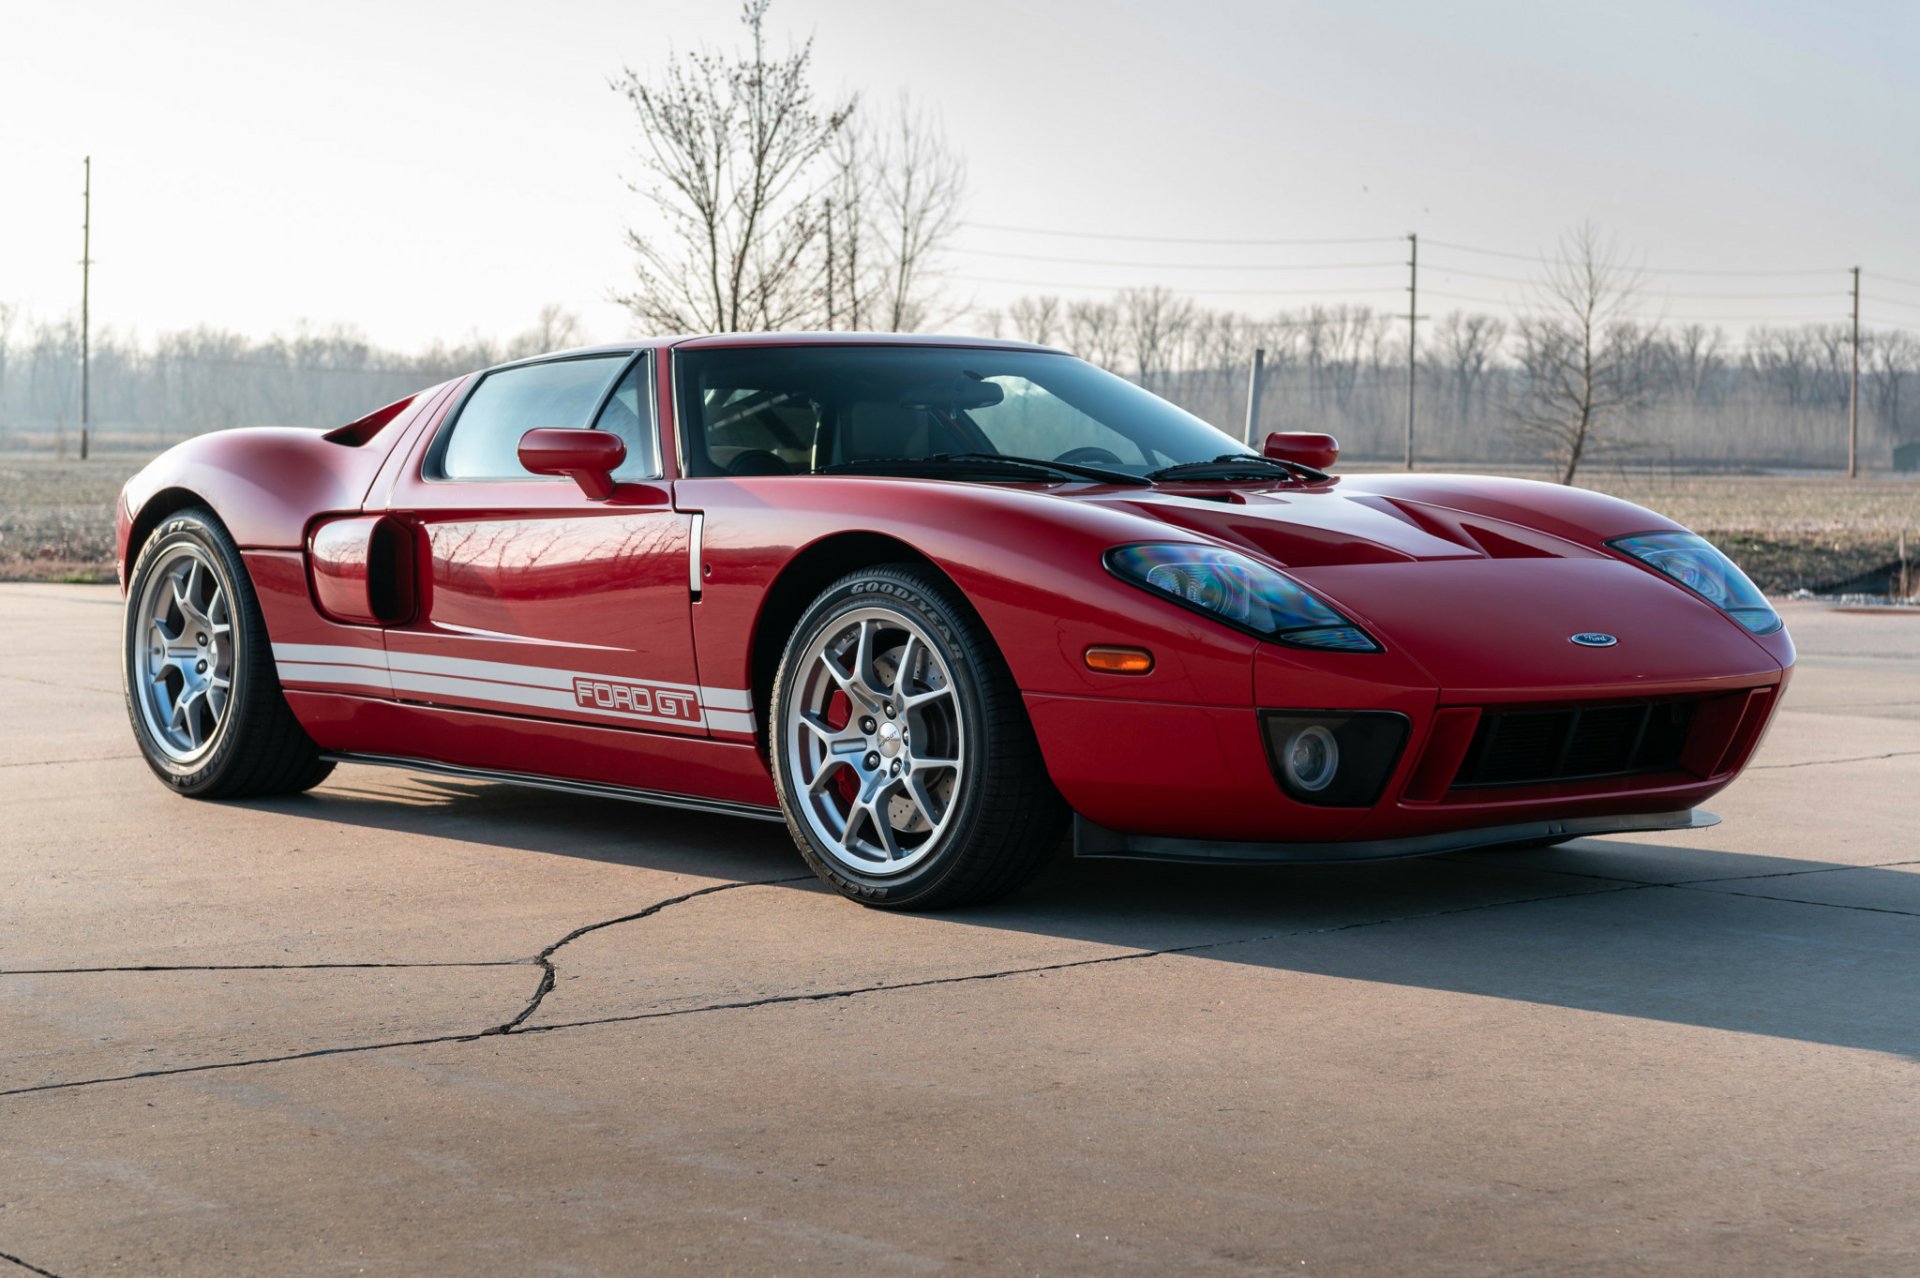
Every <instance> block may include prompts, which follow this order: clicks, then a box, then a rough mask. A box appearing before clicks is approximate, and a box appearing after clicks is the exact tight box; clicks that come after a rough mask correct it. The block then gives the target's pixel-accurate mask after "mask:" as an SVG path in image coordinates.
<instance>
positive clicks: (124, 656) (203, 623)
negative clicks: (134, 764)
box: [120, 509, 333, 799]
mask: <svg viewBox="0 0 1920 1278" xmlns="http://www.w3.org/2000/svg"><path fill="white" fill-rule="evenodd" d="M123 626H124V629H123V635H122V644H121V659H120V673H121V678H122V681H123V683H124V685H125V689H126V697H127V717H128V719H129V720H131V721H132V724H133V736H134V740H135V741H137V742H139V744H140V752H141V753H142V754H143V755H145V756H146V760H147V766H148V767H150V768H152V769H153V772H154V775H155V776H157V777H159V778H160V779H161V780H162V781H164V782H166V783H167V785H168V787H169V788H171V789H173V790H174V791H176V792H178V793H180V794H184V795H189V796H191V797H193V798H196V799H239V798H250V797H257V796H262V795H272V794H295V793H298V792H299V791H302V790H308V789H311V788H312V787H314V786H316V785H318V784H320V782H321V781H323V780H325V779H326V776H327V774H328V773H330V772H332V771H333V764H331V763H329V762H327V761H325V760H323V759H321V757H320V751H319V748H318V747H317V746H315V745H314V743H313V739H312V738H311V737H309V736H308V735H307V734H306V731H305V730H304V729H302V728H301V726H300V724H299V722H298V720H296V719H295V718H294V717H293V711H292V710H290V709H288V708H287V699H286V697H285V696H284V695H283V694H282V693H281V691H280V679H279V676H278V675H277V674H276V673H275V670H274V665H273V648H272V646H271V645H270V644H269V643H268V641H267V627H266V622H265V621H264V620H263V619H262V617H261V615H260V601H259V599H258V598H257V597H256V596H255V594H254V590H253V582H252V580H251V579H250V578H249V577H248V576H247V571H246V566H245V565H244V564H243V563H242V562H241V559H240V551H239V548H238V547H236V546H235V545H234V543H233V538H232V537H231V536H229V535H228V533H227V530H226V529H225V528H224V527H222V526H221V524H220V521H219V520H218V519H216V518H214V517H213V516H212V515H211V514H209V513H208V512H206V511H204V510H193V509H189V510H182V511H180V512H178V513H176V514H173V515H170V516H168V517H167V519H166V521H165V522H164V523H162V524H161V525H160V526H159V527H158V528H157V529H155V530H154V533H153V535H152V536H151V537H149V538H148V539H147V542H146V544H145V545H144V546H142V547H141V548H140V555H139V558H138V559H137V560H135V562H134V567H133V572H132V573H131V574H130V575H129V577H128V586H127V607H126V616H125V619H124V622H123Z"/></svg>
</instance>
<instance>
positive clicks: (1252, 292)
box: [954, 262, 1406, 297]
mask: <svg viewBox="0 0 1920 1278" xmlns="http://www.w3.org/2000/svg"><path fill="white" fill-rule="evenodd" d="M1394 265H1395V266H1399V265H1402V263H1399V262H1395V263H1394ZM954 278H955V279H957V280H958V281H959V282H960V283H963V284H1010V285H1012V286H1014V287H1015V288H1062V289H1082V290H1086V289H1092V290H1094V291H1096V292H1101V293H1117V292H1119V291H1121V290H1123V289H1128V288H1133V287H1135V285H1132V284H1088V283H1085V282H1081V283H1067V282H1065V281H1062V280H1009V279H1000V278H996V277H994V276H990V275H960V276H955V277H954ZM1179 291H1180V292H1182V293H1200V294H1233V295H1239V296H1250V297H1334V296H1339V297H1345V296H1348V295H1351V294H1354V293H1402V292H1405V291H1406V290H1405V288H1404V286H1403V287H1400V288H1385V287H1382V288H1336V287H1327V288H1183V289H1181V290H1179Z"/></svg>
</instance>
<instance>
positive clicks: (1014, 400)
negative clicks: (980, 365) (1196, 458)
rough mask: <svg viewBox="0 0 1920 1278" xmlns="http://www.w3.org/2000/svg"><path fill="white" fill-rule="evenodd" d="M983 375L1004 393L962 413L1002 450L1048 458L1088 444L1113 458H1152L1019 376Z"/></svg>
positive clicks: (1125, 460) (1133, 461) (1134, 460)
mask: <svg viewBox="0 0 1920 1278" xmlns="http://www.w3.org/2000/svg"><path fill="white" fill-rule="evenodd" d="M987 380H988V381H989V382H991V383H993V384H994V385H997V386H999V387H1000V388H1001V389H1002V390H1003V391H1005V392H1006V398H1004V399H1002V400H1001V401H1000V402H999V403H998V404H994V405H991V406H989V407H986V408H970V409H968V410H967V415H968V416H969V417H971V418H972V419H973V420H974V423H975V424H976V425H978V426H979V427H980V430H981V432H982V433H984V434H985V435H986V437H987V438H988V439H990V440H992V441H993V446H994V447H995V448H997V449H999V450H1000V451H1001V452H1003V453H1009V454H1012V455H1013V456H1015V457H1043V458H1048V459H1051V458H1054V457H1058V456H1060V455H1061V454H1063V453H1068V452H1073V451H1075V450H1083V451H1084V450H1086V449H1089V448H1094V449H1100V450H1102V451H1104V452H1106V453H1108V454H1110V455H1111V456H1112V458H1113V461H1114V462H1123V463H1129V464H1135V465H1137V464H1139V463H1141V462H1148V463H1151V461H1152V459H1151V458H1149V457H1147V456H1145V455H1144V453H1143V452H1142V451H1141V448H1140V446H1139V445H1138V444H1136V443H1134V442H1133V441H1132V440H1130V439H1128V438H1127V437H1126V436H1125V435H1122V434H1121V433H1120V432H1119V431H1117V430H1115V429H1113V428H1112V427H1111V426H1108V425H1106V424H1104V423H1102V422H1098V421H1095V420H1094V419H1093V418H1091V417H1089V416H1087V415H1086V414H1085V413H1083V412H1081V411H1080V410H1079V409H1077V408H1075V407H1074V406H1073V405H1072V404H1069V403H1067V401H1066V400H1064V399H1061V398H1060V397H1059V396H1057V395H1055V394H1053V393H1052V392H1051V391H1047V390H1043V389H1042V388H1041V387H1039V386H1036V385H1034V384H1033V383H1032V382H1030V381H1028V380H1027V379H1026V378H1024V377H1015V376H1011V375H1003V376H998V377H989V378H988V379H987ZM1100 460H1105V459H1104V458H1102V459H1100ZM1109 464H1111V463H1109Z"/></svg>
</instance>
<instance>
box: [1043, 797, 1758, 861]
mask: <svg viewBox="0 0 1920 1278" xmlns="http://www.w3.org/2000/svg"><path fill="white" fill-rule="evenodd" d="M1719 824H1720V818H1719V817H1717V816H1715V815H1713V813H1711V812H1707V811H1703V810H1702V809H1700V808H1685V809H1682V810H1680V811H1678V812H1640V813H1630V814H1626V815H1617V816H1593V817H1566V818H1562V819H1559V820H1552V821H1523V822H1520V823H1519V824H1517V825H1497V826H1482V827H1481V828H1479V829H1475V830H1449V831H1447V832H1446V833H1444V834H1418V835H1413V836H1410V837H1408V838H1404V839H1375V840H1372V841H1370V842H1355V843H1237V842H1227V841H1222V840H1214V839H1170V838H1160V837H1157V836H1154V835H1145V834H1122V833H1121V832H1120V831H1118V830H1109V829H1107V828H1106V827H1105V826H1100V825H1095V824H1094V823H1093V822H1091V821H1088V820H1087V819H1086V818H1084V817H1081V816H1075V817H1074V819H1073V854H1074V855H1075V856H1076V857H1090V858H1092V857H1100V858H1114V859H1121V860H1133V861H1189V862H1199V863H1203V864H1213V865H1310V864H1324V863H1327V862H1332V861H1389V860H1393V859H1395V858H1399V857H1410V856H1434V855H1437V854H1439V853H1441V852H1464V851H1466V850H1468V849H1470V848H1495V847H1503V846H1509V845H1512V844H1516V843H1538V842H1542V841H1545V840H1556V841H1557V840H1561V839H1578V838H1584V837H1586V836H1588V835H1596V834H1634V833H1640V832H1644V831H1649V830H1704V829H1706V828H1707V827H1708V826H1714V825H1719Z"/></svg>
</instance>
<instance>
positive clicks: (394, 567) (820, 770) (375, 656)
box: [117, 334, 1794, 909]
mask: <svg viewBox="0 0 1920 1278" xmlns="http://www.w3.org/2000/svg"><path fill="white" fill-rule="evenodd" d="M1338 451H1339V450H1338V445H1337V444H1336V442H1335V441H1334V440H1333V439H1332V438H1331V437H1329V436H1326V435H1317V434H1306V433H1278V434H1275V435H1272V436H1269V437H1268V438H1266V439H1265V440H1262V441H1260V446H1259V447H1258V449H1257V450H1256V448H1255V447H1253V446H1250V445H1249V444H1246V443H1243V442H1242V441H1240V440H1238V439H1235V438H1233V437H1232V436H1230V435H1227V434H1224V433H1222V432H1221V431H1219V430H1216V429H1215V428H1214V427H1212V426H1210V425H1208V424H1206V423H1205V422H1203V421H1201V420H1199V419H1198V418H1196V417H1194V416H1192V415H1190V414H1188V413H1186V412H1184V411H1182V410H1181V409H1179V408H1177V407H1175V406H1174V405H1172V404H1170V403H1168V402H1166V401H1164V400H1162V399H1160V398H1158V397H1156V396H1154V395H1152V394H1150V393H1148V392H1147V391H1145V390H1143V389H1141V388H1139V387H1138V386H1135V385H1133V384H1132V383H1130V382H1127V381H1125V380H1123V379H1121V378H1119V377H1116V376H1113V375H1111V374H1109V373H1106V372H1104V371H1102V370H1100V369H1098V368H1096V367H1094V366H1092V365H1090V364H1088V363H1085V362H1083V361H1081V360H1079V359H1077V358H1075V357H1073V356H1071V355H1068V354H1065V353H1062V352H1059V351H1054V350H1049V349H1046V348H1043V347H1037V346H1029V345H1025V344H1020V343H1010V342H999V341H984V340H972V339H954V338H922V337H902V336H856V335H847V334H825V335H820V334H814V335H766V334H757V335H730V336H710V337H695V338H687V339H662V340H657V341H636V342H632V343H625V344H620V345H615V346H606V347H597V348H593V349H586V350H575V351H567V352H564V353H560V354H555V355H548V356H541V357H539V358H535V359H528V360H522V361H519V362H516V363H511V364H506V365H502V366H500V367H497V368H492V369H487V370H485V371H482V372H477V373H474V374H472V375H469V376H465V377H459V378H456V379H454V380H452V381H449V382H446V383H444V384H443V385H440V386H436V387H433V388H431V389H428V390H424V391H421V392H420V393H419V394H416V395H412V396H409V397H408V398H406V399H403V400H401V401H399V402H397V403H393V404H389V405H387V406H386V407H384V408H381V409H379V410H378V411H376V412H372V413H369V414H368V415H366V416H365V417H362V418H360V419H359V420H357V421H353V422H349V423H347V424H346V425H343V426H340V427H338V428H336V429H333V430H328V431H325V432H324V433H323V432H320V431H311V430H300V429H291V428H287V429H269V428H261V429H242V430H228V431H221V432H217V433H211V434H205V435H201V436H198V437H196V438H193V439H190V440H188V441H187V442H185V443H182V444H180V445H179V446H177V447H175V448H173V449H172V450H171V451H169V452H167V453H165V454H164V455H162V456H161V457H159V458H158V459H157V460H155V461H154V462H153V463H152V464H150V465H149V466H148V467H147V468H146V469H144V470H143V471H141V472H140V473H139V474H138V475H136V476H135V477H134V478H133V479H132V480H131V481H129V482H128V484H127V486H126V489H125V491H124V493H123V494H122V496H121V499H120V503H119V508H118V521H117V522H118V551H119V561H120V578H121V582H122V585H123V589H124V592H125V597H126V612H125V618H126V621H125V643H124V661H123V666H124V674H125V680H126V696H127V706H128V712H129V716H130V718H131V721H132V726H133V732H134V736H135V738H136V739H137V740H138V742H139V745H140V747H141V749H142V751H143V753H144V755H145V757H146V759H147V761H148V763H149V764H150V765H151V767H152V769H153V771H154V772H155V773H156V774H157V775H158V776H159V777H160V779H161V780H162V781H164V782H165V783H166V784H167V785H169V786H170V787H172V788H173V789H174V790H176V791H177V792H179V793H180V794H182V795H187V796H192V797H196V798H207V799H213V798H222V797H239V796H258V795H272V794H287V793H292V792H297V791H301V790H304V789H307V788H309V787H312V786H314V785H316V784H318V783H319V782H320V781H321V780H323V779H324V778H325V777H326V776H327V775H328V773H329V772H330V771H331V770H332V768H333V767H334V765H335V764H337V763H341V762H352V763H366V764H386V765H393V766H399V767H405V768H412V769H426V770H431V771H436V772H442V773H452V774H456V775H459V776H465V777H478V778H491V779H496V780H500V781H506V782H518V783H521V784H527V785H535V786H545V787H551V788H556V789H560V790H565V791H572V792H579V793H586V794H594V795H609V796H617V797H621V798H627V799H635V800H641V801H645V802H649V803H656V804H665V805H669V806H673V807H679V808H688V809H695V810H698V811H702V812H711V813H723V814H728V815H732V816H738V817H750V818H761V819H767V820H774V821H784V822H785V824H786V826H787V828H788V829H789V830H790V831H791V833H792V836H793V839H794V842H795V843H796V844H797V846H798V848H799V851H800V854H801V856H802V857H804V858H805V860H806V861H807V863H808V864H809V865H810V866H811V867H812V868H813V870H814V871H815V872H816V873H817V874H818V875H819V876H820V877H821V878H822V879H824V880H825V881H826V882H828V883H829V884H831V885H832V886H833V887H835V888H836V889H838V890H839V891H841V892H842V893H844V894H845V895H847V896H849V897H851V898H853V899H855V900H857V901H861V902H864V903H867V904H869V905H875V906H883V907H892V908H917V909H929V908H936V907H942V906H953V905H959V904H964V903H968V902H975V901H982V900H986V899H989V898H991V897H994V896H996V895H999V894H1001V893H1004V892H1007V891H1009V890H1011V889H1012V888H1014V887H1016V886H1017V885H1019V884H1020V883H1022V882H1023V881H1025V880H1026V879H1027V878H1028V877H1029V876H1030V875H1031V874H1032V873H1033V872H1034V871H1035V869H1036V868H1037V867H1038V866H1039V865H1040V864H1041V863H1042V861H1043V860H1044V859H1045V858H1046V857H1047V856H1048V855H1049V854H1050V853H1052V852H1054V851H1056V850H1057V849H1060V848H1061V847H1062V845H1063V843H1065V842H1066V841H1067V837H1068V835H1069V833H1070V836H1071V847H1072V850H1073V852H1074V854H1076V855H1081V856H1133V857H1154V858H1166V859H1184V860H1192V861H1211V862H1238V863H1247V862H1287V861H1326V860H1341V859H1349V858H1367V857H1395V856H1412V855H1420V854H1425V853H1435V852H1445V851H1452V850H1457V849H1463V848H1473V847H1488V846H1521V845H1540V844H1550V843H1554V842H1558V841H1563V840H1566V839H1570V838H1575V837H1579V836H1582V835H1589V834H1605V833H1614V832H1621V831H1635V830H1673V829H1684V828H1689V827H1693V826H1697V825H1701V824H1706V823H1711V821H1712V820H1713V818H1712V817H1711V816H1709V815H1708V814H1706V813H1703V812H1700V811H1699V810H1698V808H1697V805H1699V804H1700V803H1702V802H1703V801H1705V800H1706V799H1707V798H1708V797H1709V796H1711V795H1713V794H1714V793H1716V792H1717V791H1719V790H1721V789H1722V788H1723V787H1725V786H1726V785H1727V784H1728V783H1729V782H1730V781H1732V780H1733V778H1734V777H1735V776H1736V775H1737V774H1738V772H1739V771H1740V769H1741V768H1742V766H1743V765H1744V764H1745V763H1746V761H1747V759H1748V758H1749V757H1750V756H1751V755H1752V753H1753V751H1754V749H1755V747H1756V745H1757V744H1758V742H1759V741H1760V738H1761V734H1762V732H1763V731H1764V730H1765V728H1766V726H1767V723H1768V721H1769V719H1770V718H1771V717H1772V715H1773V713H1774V710H1775V708H1776V707H1777V706H1778V704H1779V701H1780V696H1781V693H1782V691H1783V689H1784V687H1785V685H1786V682H1787V679H1788V676H1789V674H1790V672H1791V669H1792V666H1793V661H1794V655H1793V648H1792V645H1791V643H1790V641H1789V640H1788V637H1787V635H1786V633H1785V631H1784V630H1783V629H1782V627H1781V623H1780V618H1779V616H1778V615H1777V614H1776V613H1775V611H1774V610H1773V608H1772V607H1771V606H1770V605H1769V604H1768V602H1767V600H1766V598H1765V596H1763V595H1762V594H1761V593H1760V592H1759V591H1758V590H1757V589H1755V587H1754V586H1753V584H1752V583H1751V582H1750V581H1749V580H1748V579H1747V578H1746V577H1745V576H1744V575H1743V574H1742V573H1741V572H1740V570H1739V569H1738V568H1737V567H1736V566H1735V565H1734V564H1733V563H1732V562H1731V561H1730V560H1729V559H1728V558H1727V557H1726V556H1725V555H1724V554H1722V553H1721V552H1720V551H1719V550H1717V549H1716V548H1715V547H1713V546H1712V545H1711V544H1709V543H1708V542H1707V541H1705V540H1703V539H1702V538H1700V537H1698V536H1696V535H1694V534H1693V533H1691V532H1689V531H1688V530H1687V529H1685V528H1683V527H1681V526H1680V525H1679V524H1676V523H1675V522H1673V521H1672V520H1670V519H1666V518H1663V517H1662V516H1660V515H1657V514H1655V513H1653V512H1651V511H1649V510H1645V509H1643V508H1641V507H1639V506H1635V505H1631V504H1629V503H1627V502H1624V501H1619V500H1615V499H1614V498H1611V497H1607V496H1603V495H1601V494H1598V493H1594V492H1589V491H1584V490H1580V489H1576V488H1569V487H1561V486H1558V485H1552V484H1543V483H1535V482H1530V481H1525V480H1518V479H1508V478H1492V477H1478V476H1458V475H1438V474H1393V475H1383V474H1365V475H1362V474H1349V475H1345V476H1335V475H1332V474H1330V473H1329V468H1331V467H1332V466H1333V465H1334V463H1335V460H1336V457H1337V455H1338Z"/></svg>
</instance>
